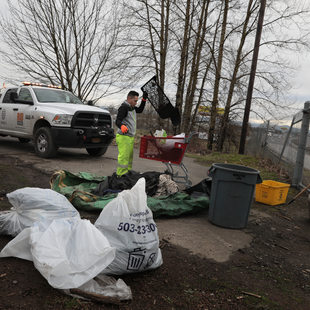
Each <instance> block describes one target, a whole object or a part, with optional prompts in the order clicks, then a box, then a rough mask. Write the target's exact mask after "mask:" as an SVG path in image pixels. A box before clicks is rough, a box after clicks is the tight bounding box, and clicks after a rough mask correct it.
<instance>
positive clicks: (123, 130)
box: [121, 125, 128, 133]
mask: <svg viewBox="0 0 310 310" xmlns="http://www.w3.org/2000/svg"><path fill="white" fill-rule="evenodd" d="M121 131H122V133H126V132H128V128H127V126H125V125H122V126H121Z"/></svg>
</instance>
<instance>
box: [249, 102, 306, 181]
mask: <svg viewBox="0 0 310 310" xmlns="http://www.w3.org/2000/svg"><path fill="white" fill-rule="evenodd" d="M309 113H310V102H306V103H305V107H304V109H303V110H302V111H300V112H298V113H297V114H295V115H294V116H293V117H292V119H291V120H289V119H287V120H278V121H267V122H265V123H264V124H262V125H261V126H259V127H256V128H251V131H250V134H249V138H248V141H247V152H248V153H250V154H254V155H258V156H262V157H266V158H269V159H271V160H272V161H273V162H274V163H276V164H280V165H281V166H283V167H284V168H285V170H286V171H287V172H288V173H289V175H290V177H291V179H292V185H294V186H303V184H309V183H310V139H309V138H310V136H309Z"/></svg>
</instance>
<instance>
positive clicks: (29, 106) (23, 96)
mask: <svg viewBox="0 0 310 310" xmlns="http://www.w3.org/2000/svg"><path fill="white" fill-rule="evenodd" d="M17 100H20V101H22V103H21V102H17V103H15V107H13V130H14V132H16V133H19V134H32V122H33V98H32V96H31V93H30V90H29V89H28V88H26V87H23V88H21V89H20V91H19V93H18V98H17Z"/></svg>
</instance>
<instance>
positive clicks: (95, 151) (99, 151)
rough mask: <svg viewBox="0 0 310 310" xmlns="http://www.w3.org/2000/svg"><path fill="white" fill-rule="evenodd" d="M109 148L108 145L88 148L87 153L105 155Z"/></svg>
mask: <svg viewBox="0 0 310 310" xmlns="http://www.w3.org/2000/svg"><path fill="white" fill-rule="evenodd" d="M107 149H108V146H104V147H97V148H86V151H87V153H88V154H89V155H90V156H94V157H97V156H101V155H103V154H104V153H105V152H106V151H107Z"/></svg>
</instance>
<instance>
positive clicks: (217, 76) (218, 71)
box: [208, 0, 229, 150]
mask: <svg viewBox="0 0 310 310" xmlns="http://www.w3.org/2000/svg"><path fill="white" fill-rule="evenodd" d="M222 2H223V20H222V29H221V37H220V44H219V51H218V58H217V62H216V64H215V66H216V70H215V81H214V88H213V99H212V105H211V113H210V125H209V133H208V149H209V150H212V146H213V139H214V130H215V121H216V115H217V108H218V96H219V91H220V79H221V74H222V64H223V57H224V56H223V54H224V43H225V37H226V27H227V18H228V10H229V1H228V0H223V1H222ZM220 15H221V14H220Z"/></svg>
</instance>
